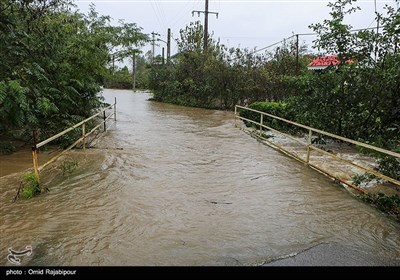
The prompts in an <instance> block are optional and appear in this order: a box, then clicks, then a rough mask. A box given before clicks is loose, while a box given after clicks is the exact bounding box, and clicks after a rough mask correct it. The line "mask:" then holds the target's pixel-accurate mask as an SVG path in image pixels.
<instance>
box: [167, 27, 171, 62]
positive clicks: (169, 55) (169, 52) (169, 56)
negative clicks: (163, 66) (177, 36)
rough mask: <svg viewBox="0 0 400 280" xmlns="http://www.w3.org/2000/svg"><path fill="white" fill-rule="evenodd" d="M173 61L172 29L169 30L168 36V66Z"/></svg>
mask: <svg viewBox="0 0 400 280" xmlns="http://www.w3.org/2000/svg"><path fill="white" fill-rule="evenodd" d="M170 59H171V28H168V35H167V64H169V62H170Z"/></svg>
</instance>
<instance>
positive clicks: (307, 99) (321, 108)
mask: <svg viewBox="0 0 400 280" xmlns="http://www.w3.org/2000/svg"><path fill="white" fill-rule="evenodd" d="M354 2H355V1H350V0H339V1H336V2H335V3H331V4H329V6H330V7H331V8H332V12H331V17H332V18H331V19H327V20H324V21H323V23H320V24H314V25H311V26H310V27H311V28H312V29H314V31H316V32H317V33H318V35H319V37H318V39H317V40H316V41H315V43H316V47H318V48H319V49H321V50H324V51H326V52H327V53H328V54H337V55H338V59H339V61H340V62H341V64H339V65H337V66H335V67H330V68H328V69H325V70H323V71H321V72H320V73H310V74H309V75H303V76H302V77H299V78H297V79H296V81H295V84H296V85H297V88H298V89H299V90H298V93H297V94H296V95H295V96H294V97H292V98H291V99H290V100H289V103H290V104H291V106H292V107H293V109H294V111H295V115H296V120H297V121H298V122H301V123H304V124H306V125H310V126H314V127H317V128H320V129H323V130H326V131H328V132H332V133H335V134H339V135H342V136H345V137H349V138H352V139H359V140H362V141H364V142H369V143H371V144H374V145H378V146H380V147H385V148H389V149H390V148H393V147H396V146H398V144H394V143H398V141H399V139H400V117H399V116H400V95H399V94H398V92H399V89H400V79H398V75H399V73H400V72H399V69H400V53H399V45H400V41H399V36H398V31H396V30H397V29H396V28H397V27H398V22H399V17H400V10H399V9H394V8H393V7H390V6H387V7H386V13H387V14H386V16H384V15H382V14H377V17H376V20H377V21H378V22H379V23H380V25H381V32H380V33H378V34H376V33H375V32H374V31H372V30H370V31H368V30H363V31H358V32H350V30H351V29H352V26H350V25H347V24H345V23H344V22H345V20H346V16H348V15H349V14H351V13H353V12H356V11H357V10H358V8H357V7H353V4H354ZM396 26H397V27H396ZM348 59H352V60H353V63H346V61H347V60H348ZM389 140H390V141H389Z"/></svg>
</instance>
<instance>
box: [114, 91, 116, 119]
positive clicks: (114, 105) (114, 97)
mask: <svg viewBox="0 0 400 280" xmlns="http://www.w3.org/2000/svg"><path fill="white" fill-rule="evenodd" d="M114 100H115V101H114V121H117V98H116V97H114Z"/></svg>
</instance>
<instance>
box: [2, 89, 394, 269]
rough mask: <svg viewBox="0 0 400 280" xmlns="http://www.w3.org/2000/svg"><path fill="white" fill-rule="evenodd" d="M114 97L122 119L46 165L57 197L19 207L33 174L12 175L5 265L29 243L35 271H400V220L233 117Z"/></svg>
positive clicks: (5, 205)
mask: <svg viewBox="0 0 400 280" xmlns="http://www.w3.org/2000/svg"><path fill="white" fill-rule="evenodd" d="M104 96H105V98H106V99H107V100H108V101H109V102H110V103H111V102H112V101H113V100H114V97H117V102H118V104H117V123H116V124H115V125H113V126H111V127H109V130H108V131H107V132H106V133H105V134H104V135H103V136H102V137H101V138H100V139H99V140H98V141H97V143H96V145H95V148H94V149H87V150H86V151H85V152H84V151H82V150H76V151H73V152H71V153H69V154H68V156H67V157H63V158H60V160H59V161H58V162H57V163H56V164H54V165H52V166H51V167H49V168H47V169H45V171H44V172H43V175H42V182H43V183H44V184H45V185H46V186H47V187H48V188H49V189H50V192H48V193H45V194H42V195H40V196H39V197H37V198H34V199H31V200H19V201H17V202H16V203H12V202H11V201H12V199H13V197H14V196H15V193H16V189H17V187H18V185H19V177H20V175H21V174H11V175H8V176H5V177H1V178H0V188H1V201H0V202H1V204H0V205H1V206H0V207H1V209H0V217H1V223H0V241H1V242H0V264H1V265H8V264H9V263H8V261H7V258H6V257H7V253H8V252H7V249H8V248H10V247H12V248H13V249H23V248H24V247H25V246H27V245H32V247H33V254H32V255H31V256H26V257H22V264H23V265H265V264H270V265H271V264H272V265H293V264H294V265H296V264H298V265H400V224H398V223H396V222H395V221H393V220H391V219H389V218H387V216H386V215H385V214H382V213H380V212H379V211H377V210H375V209H373V208H372V207H370V206H368V205H366V204H364V203H362V202H360V201H358V200H357V199H355V198H354V197H352V196H351V195H350V194H349V193H348V192H347V191H345V190H344V189H342V188H340V187H338V186H335V185H334V184H333V183H332V181H331V180H329V179H327V178H325V177H324V176H322V175H321V174H319V173H317V172H316V171H313V170H312V169H310V168H308V167H306V166H305V165H304V164H302V163H299V162H297V161H295V160H293V159H291V158H289V157H287V156H284V155H282V154H281V153H279V152H277V151H275V150H273V149H271V148H268V147H266V146H264V145H262V144H260V143H258V142H257V141H255V140H254V139H252V138H251V137H250V136H248V135H247V134H245V133H243V132H241V131H240V130H238V129H235V128H234V125H233V114H232V113H231V112H222V111H214V110H204V109H195V108H186V107H179V106H175V105H169V104H162V103H157V102H150V101H147V99H148V98H149V97H150V96H149V95H148V94H146V93H132V92H130V91H115V90H114V91H112V90H106V91H105V92H104ZM63 161H76V162H78V163H79V165H78V168H77V169H76V170H75V171H74V172H72V173H71V174H64V175H63V174H62V173H61V171H60V168H59V165H60V164H62V162H63ZM3 164H6V163H4V162H2V163H1V166H3ZM285 261H286V263H285Z"/></svg>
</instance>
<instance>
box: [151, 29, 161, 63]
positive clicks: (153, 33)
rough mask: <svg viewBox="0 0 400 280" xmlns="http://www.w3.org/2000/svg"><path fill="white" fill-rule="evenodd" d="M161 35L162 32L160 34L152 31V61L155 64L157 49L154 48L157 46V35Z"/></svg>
mask: <svg viewBox="0 0 400 280" xmlns="http://www.w3.org/2000/svg"><path fill="white" fill-rule="evenodd" d="M156 35H157V36H160V34H158V33H155V32H154V31H153V32H151V36H152V37H151V38H152V39H151V46H152V48H151V63H152V64H154V52H155V50H154V48H155V46H156V37H155V36H156Z"/></svg>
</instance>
